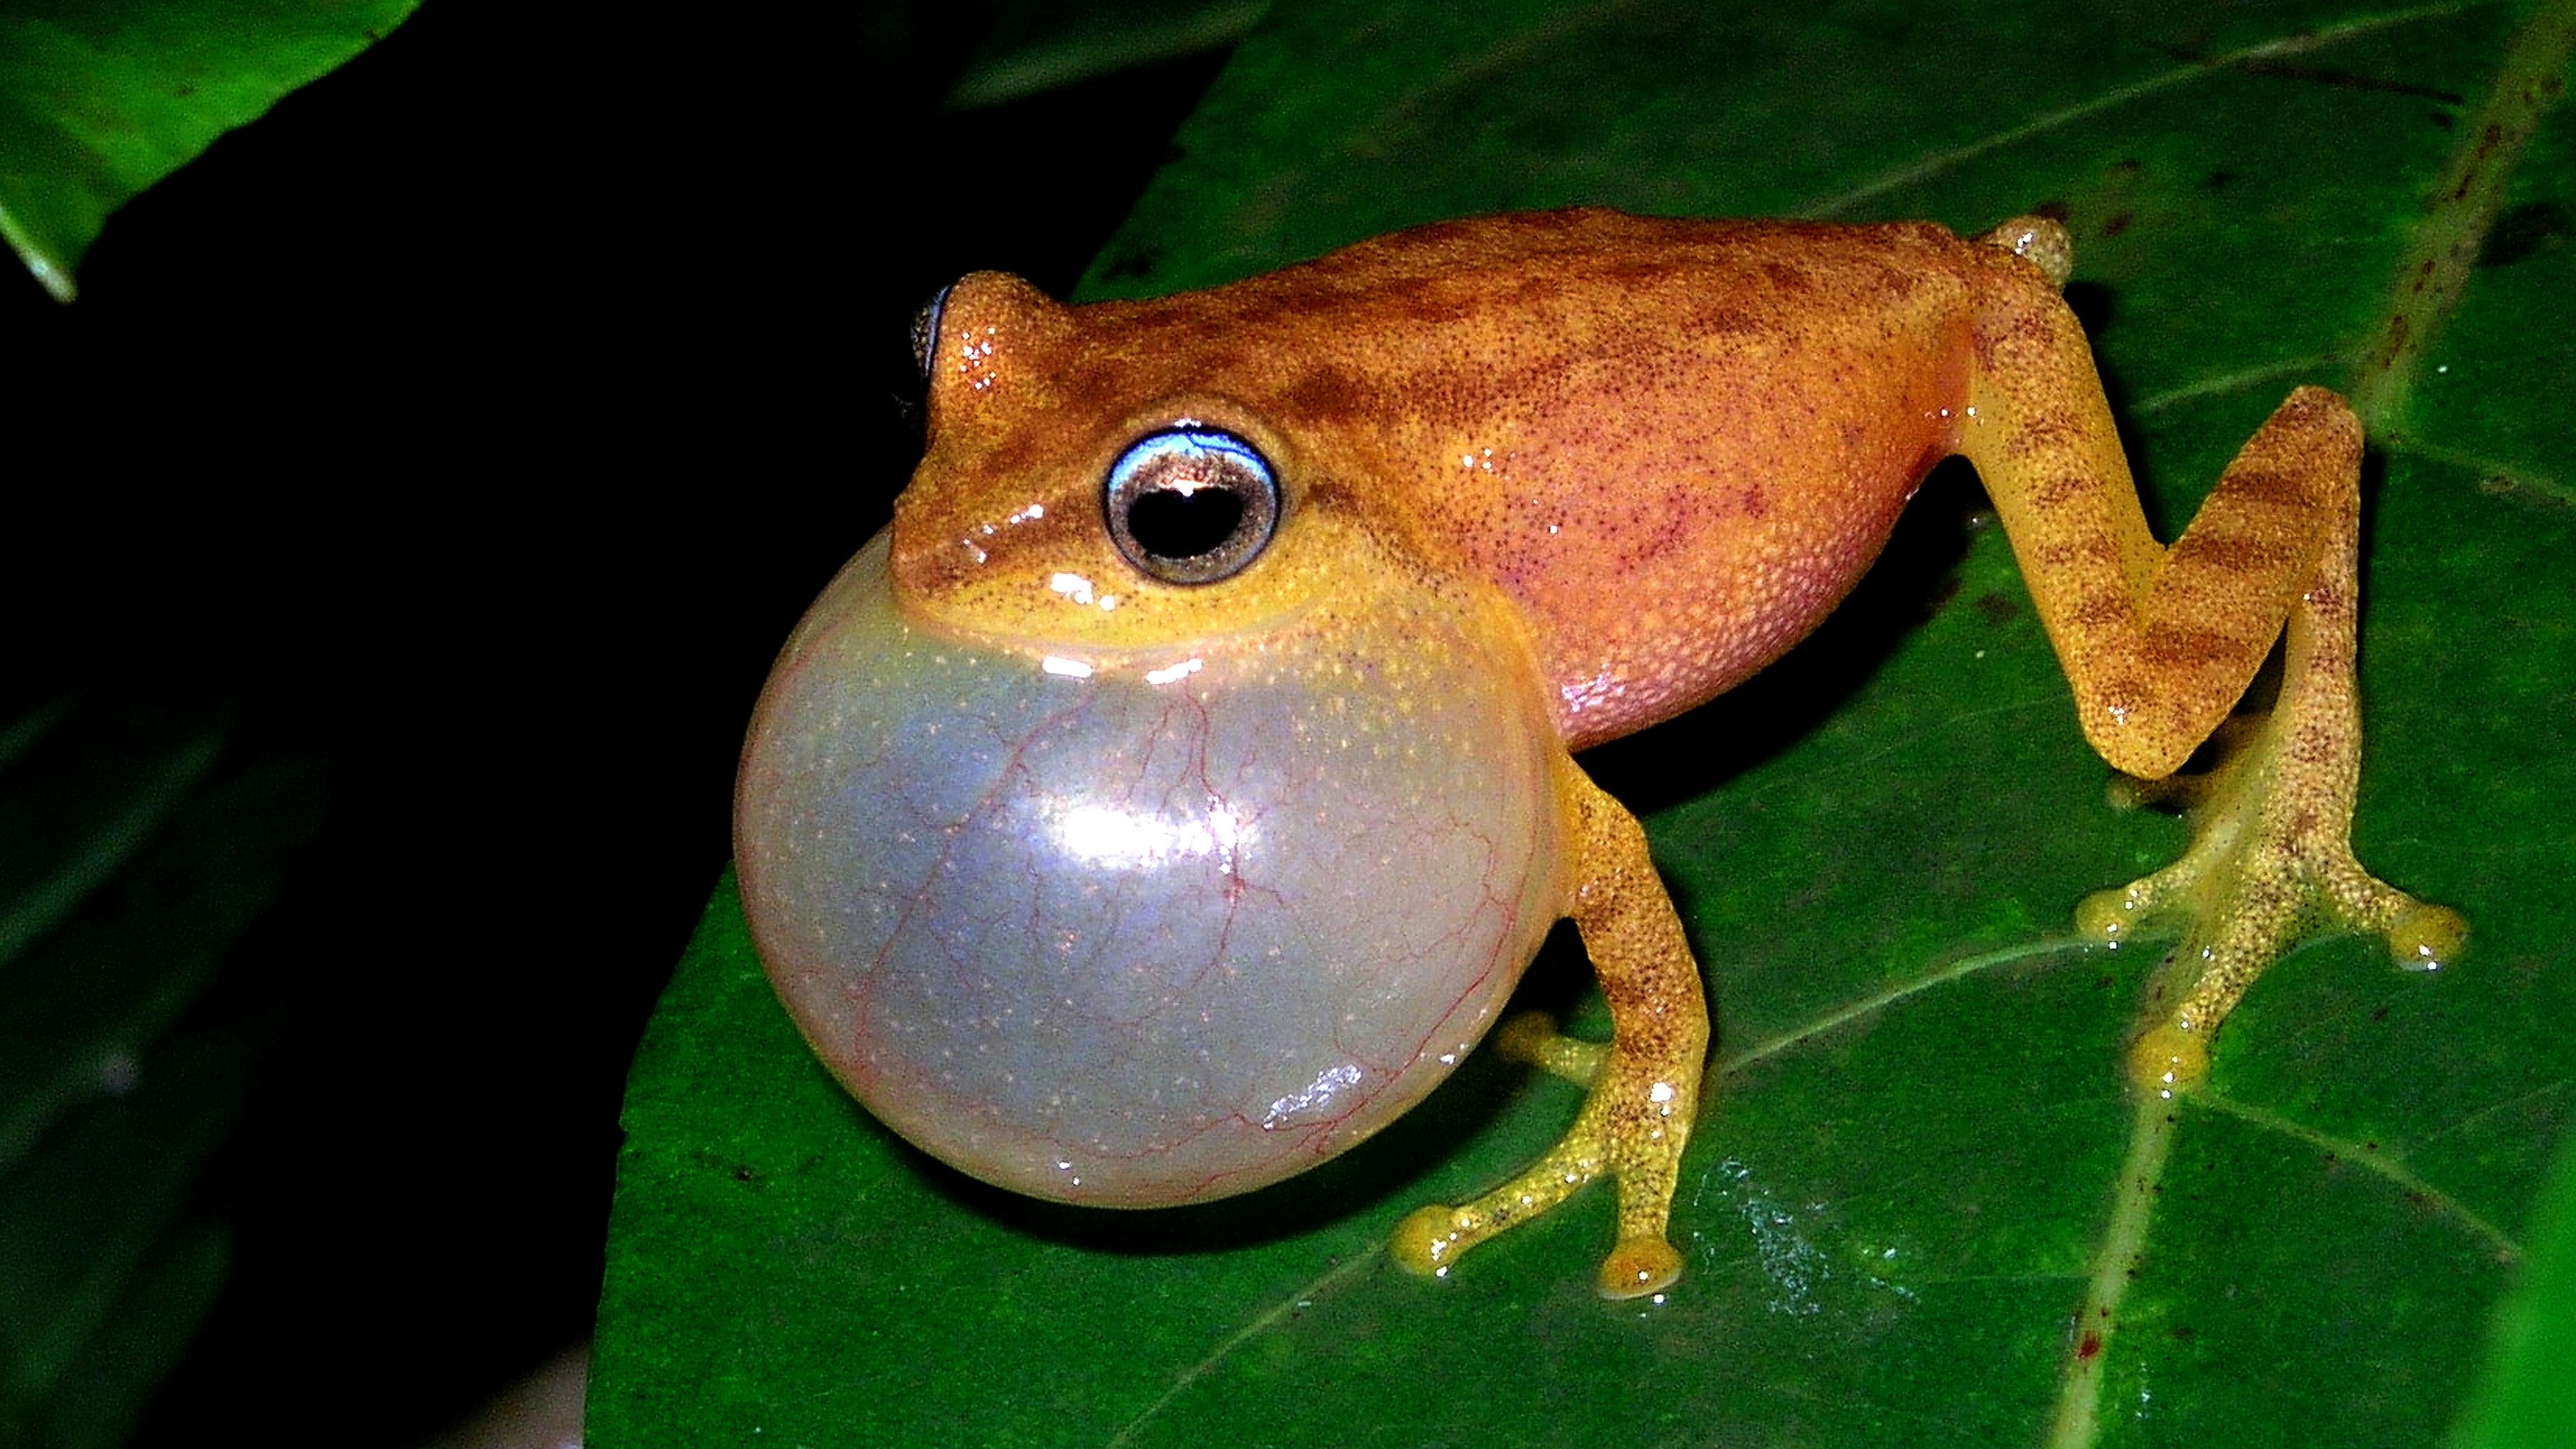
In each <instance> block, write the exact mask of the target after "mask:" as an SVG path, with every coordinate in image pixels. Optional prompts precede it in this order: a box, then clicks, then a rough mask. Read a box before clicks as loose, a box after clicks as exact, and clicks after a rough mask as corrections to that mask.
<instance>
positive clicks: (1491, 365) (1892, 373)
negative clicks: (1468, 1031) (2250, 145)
mask: <svg viewBox="0 0 2576 1449" xmlns="http://www.w3.org/2000/svg"><path fill="white" fill-rule="evenodd" d="M1998 264H2002V265H2009V266H2021V265H2022V264H2020V263H2018V262H2013V261H2012V260H2011V259H2010V258H2008V257H2006V256H2005V255H2004V254H2003V253H2002V252H2000V251H1998V250H1996V249H1994V248H1990V247H1982V246H1977V245H1975V244H1973V243H1969V242H1965V241H1962V240H1960V239H1959V238H1957V237H1954V236H1952V235H1951V234H1950V233H1949V232H1947V231H1945V230H1943V229H1942V228H1940V227H1937V226H1931V225H1927V224H1907V225H1896V226H1880V227H1844V226H1826V225H1816V224H1804V223H1794V222H1730V221H1685V220H1657V219H1650V218H1641V217H1632V216H1626V215H1622V214H1620V213H1617V212H1609V211H1600V210H1578V211H1560V212H1543V213H1534V214H1526V215H1519V216H1508V217H1492V218H1484V219H1479V220H1473V221H1460V222H1448V223H1442V224H1439V225H1436V226H1429V227H1423V228H1419V229H1417V230H1414V231H1409V232H1401V233H1397V234H1395V235H1393V236H1389V237H1382V238H1379V239H1377V240H1375V241H1371V242H1366V243H1362V244H1360V245H1358V246H1354V247H1351V248H1348V249H1346V250H1343V251H1340V252H1336V253H1334V254H1332V255H1331V256H1328V257H1325V258H1322V259H1320V260H1318V261H1316V262H1312V263H1309V264H1306V265H1304V266H1300V267H1293V268H1289V269H1287V270H1285V271H1281V272H1274V273H1271V274H1268V275H1266V276H1263V277H1258V278H1254V279H1252V280H1250V281H1247V282H1243V283H1238V284H1236V285H1234V286H1231V287H1227V288H1224V289H1221V290H1220V291H1218V292H1214V293H1202V294H1197V295H1196V296H1195V297H1188V298H1167V299H1161V300H1160V301H1156V302H1146V303H1129V304H1117V305H1116V306H1115V307H1114V308H1103V309H1083V310H1085V311H1087V312H1088V311H1099V312H1104V313H1110V314H1113V315H1114V316H1115V319H1116V325H1117V327H1118V328H1119V330H1121V331H1124V332H1125V333H1126V334H1127V336H1128V338H1129V341H1130V342H1131V344H1133V345H1131V346H1129V347H1123V348H1122V349H1121V351H1123V352H1126V353H1127V354H1128V356H1129V359H1130V360H1131V361H1141V360H1142V359H1143V358H1145V357H1146V356H1148V355H1150V354H1151V353H1153V352H1154V351H1155V350H1157V348H1156V344H1155V343H1154V342H1153V341H1151V340H1150V339H1153V338H1155V337H1156V336H1158V335H1160V334H1162V333H1164V332H1166V331H1167V330H1177V329H1187V330H1189V331H1191V332H1192V333H1194V334H1195V340H1194V342H1193V343H1192V345H1191V346H1190V347H1189V348H1188V349H1185V350H1186V351H1187V352H1188V353H1189V355H1190V356H1191V357H1193V358H1194V359H1195V365H1194V367H1193V370H1192V373H1193V375H1192V377H1191V378H1190V385H1192V386H1195V387H1200V388H1206V389H1210V390H1213V391H1216V392H1220V393H1223V394H1225V395H1228V396H1233V397H1237V398H1239V399H1241V400H1242V401H1244V402H1246V403H1249V404H1251V405H1252V406H1254V407H1256V408H1259V409H1262V410H1263V411H1265V412H1266V413H1268V414H1270V415H1271V416H1274V417H1276V418H1279V419H1280V420H1281V424H1282V427H1283V429H1284V430H1286V431H1288V432H1289V433H1291V434H1292V435H1293V436H1296V437H1297V438H1299V439H1300V440H1301V441H1302V443H1303V445H1304V447H1305V450H1306V451H1307V453H1308V455H1309V456H1308V458H1307V460H1306V461H1307V462H1308V463H1309V464H1310V467H1311V471H1312V472H1313V473H1314V474H1315V475H1316V476H1318V477H1320V478H1325V479H1329V480H1330V481H1332V482H1333V483H1335V484H1338V485H1341V486H1344V487H1348V488H1353V489H1368V490H1373V491H1375V492H1376V493H1378V494H1379V495H1380V496H1382V497H1384V498H1385V499H1386V500H1387V502H1388V504H1389V505H1391V506H1392V507H1393V508H1394V509H1396V510H1397V511H1398V512H1399V513H1400V515H1401V517H1402V519H1403V520H1404V521H1405V522H1406V523H1407V524H1408V526H1410V527H1412V528H1413V529H1414V530H1415V531H1416V533H1417V534H1418V535H1419V541H1420V544H1421V547H1422V548H1423V549H1424V550H1425V551H1426V552H1428V553H1431V554H1433V555H1435V556H1436V555H1446V556H1448V557H1449V558H1451V559H1453V560H1455V561H1456V562H1458V563H1459V564H1461V565H1463V566H1464V567H1466V568H1468V569H1469V570H1471V571H1473V572H1475V573H1477V574H1480V575H1483V576H1484V577H1487V578H1489V579H1491V580H1492V581H1493V582H1494V583H1496V584H1497V585H1499V586H1500V587H1501V589H1502V590H1503V591H1504V593H1505V594H1506V595H1508V596H1509V597H1510V598H1511V599H1512V600H1513V601H1514V602H1515V603H1516V604H1518V605H1519V607H1520V608H1521V609H1522V610H1523V611H1524V613H1525V614H1526V615H1527V617H1528V619H1529V621H1530V623H1531V626H1532V628H1533V630H1534V633H1535V635H1536V639H1537V645H1538V649H1539V652H1540V656H1541V668H1542V672H1543V674H1544V677H1545V684H1546V687H1547V691H1548V697H1549V706H1550V708H1551V709H1552V711H1553V712H1554V714H1555V717H1556V720H1557V723H1558V727H1559V729H1560V730H1561V731H1562V732H1563V733H1564V734H1565V736H1566V737H1567V738H1568V740H1569V741H1571V742H1572V743H1574V744H1575V745H1577V746H1580V745H1584V744H1589V743H1593V742H1597V741H1599V740H1603V739H1608V738H1613V737H1615V736H1618V735H1621V734H1625V733H1628V732H1630V731H1632V730H1635V729H1639V728H1642V727H1644V726H1645V725H1648V724H1652V723H1654V722H1655V721H1657V720H1661V719H1665V718H1669V717H1670V716H1672V715H1674V714H1677V713H1680V712H1681V711H1683V710H1685V709H1688V708H1690V707H1691V706H1693V705H1696V704H1698V703H1700V702H1701V701H1703V700H1705V699H1707V698H1709V697H1711V696H1712V695H1715V694H1717V693H1719V692H1720V691H1722V690H1725V689H1727V688H1729V687H1731V686H1733V685H1734V684H1736V683H1738V682H1740V681H1741V680H1743V679H1744V678H1745V677H1747V676H1748V675H1750V674H1752V673H1753V672H1754V671H1755V670H1757V669H1759V668H1761V667H1762V666H1763V665H1764V664H1766V663H1768V662H1770V661H1771V660H1772V659H1774V658H1776V657H1777V656H1778V655H1779V654H1780V653H1781V652H1782V651H1784V650H1785V649H1787V648H1788V647H1789V646H1790V645H1791V644H1793V643H1795V642H1796V641H1797V640H1798V639H1799V638H1801V637H1803V636H1804V635H1805V634H1806V633H1807V632H1808V631H1809V630H1810V629H1812V628H1813V627H1814V625H1815V624H1816V622H1817V621H1818V620H1820V619H1821V618H1822V617H1823V616H1824V615H1825V614H1826V613H1828V612H1829V611H1830V610H1831V609H1832V608H1833V606H1834V605H1835V604H1836V603H1837V602H1839V601H1840V600H1841V598H1842V597H1843V595H1844V594H1845V593H1846V592H1848V590H1849V589H1850V587H1851V585H1852V583H1853V582H1854V581H1855V580H1856V579H1857V578H1858V576H1859V575H1860V573H1861V572H1862V571H1863V570H1864V569H1866V568H1867V566H1868V564H1869V562H1870V560H1871V559H1872V558H1873V557H1874V556H1875V555H1876V553H1877V551H1878V547H1879V545H1880V543H1881V542H1882V541H1883V540H1884V539H1885V537H1886V535H1887V532H1888V530H1889V529H1890V527H1892V525H1893V523H1894V520H1895V516H1896V514H1897V512H1898V511H1899V510H1900V509H1901V508H1902V506H1903V504H1904V502H1905V500H1906V499H1907V498H1908V497H1910V496H1911V494H1912V492H1913V489H1914V487H1915V485H1916V484H1917V483H1918V482H1919V481H1920V479H1921V477H1922V475H1923V474H1924V472H1925V471H1927V470H1928V469H1929V468H1930V466H1931V464H1932V463H1933V462H1935V461H1938V459H1939V458H1941V457H1942V456H1945V455H1946V454H1947V453H1949V452H1950V451H1951V447H1952V443H1953V442H1954V440H1955V437H1956V424H1955V415H1956V413H1957V411H1958V410H1959V409H1960V407H1961V406H1962V405H1963V403H1962V400H1963V398H1964V395H1965V390H1966V384H1967V378H1968V372H1969V366H1970V330H1971V329H1970V316H1971V310H1972V308H1971V297H1972V294H1973V291H1974V288H1975V278H1976V277H1977V275H1978V274H1979V273H1980V272H1981V271H1985V270H1991V269H1993V268H1994V267H1996V266H1997V265H1998ZM1215 304H1221V310H1220V311H1218V312H1216V313H1213V314H1212V313H1211V311H1210V310H1209V309H1210V307H1211V306H1212V305H1215ZM1104 320H1108V319H1106V318H1104ZM1211 347H1214V348H1215V349H1216V350H1215V351H1214V352H1213V353H1211V351H1210V348H1211ZM1166 355H1171V353H1170V351H1167V352H1166Z"/></svg>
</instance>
